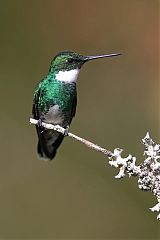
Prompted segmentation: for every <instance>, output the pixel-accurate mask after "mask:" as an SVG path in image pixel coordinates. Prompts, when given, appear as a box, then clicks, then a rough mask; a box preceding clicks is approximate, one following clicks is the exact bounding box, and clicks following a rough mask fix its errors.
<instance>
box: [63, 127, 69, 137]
mask: <svg viewBox="0 0 160 240" xmlns="http://www.w3.org/2000/svg"><path fill="white" fill-rule="evenodd" d="M68 133H69V125H68V126H67V127H66V128H65V131H64V136H65V137H66V136H68Z"/></svg>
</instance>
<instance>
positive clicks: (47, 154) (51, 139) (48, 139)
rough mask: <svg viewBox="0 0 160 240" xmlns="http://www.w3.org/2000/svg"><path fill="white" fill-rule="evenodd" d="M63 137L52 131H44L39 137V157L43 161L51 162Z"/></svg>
mask: <svg viewBox="0 0 160 240" xmlns="http://www.w3.org/2000/svg"><path fill="white" fill-rule="evenodd" d="M63 138H64V135H62V134H61V133H57V132H55V131H52V130H45V131H44V132H42V133H41V134H40V135H39V141H38V146H37V151H38V154H39V156H40V157H41V158H42V159H44V160H52V159H53V158H54V157H55V155H56V151H57V148H58V147H59V146H60V144H61V142H62V140H63Z"/></svg>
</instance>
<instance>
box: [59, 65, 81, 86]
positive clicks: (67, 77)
mask: <svg viewBox="0 0 160 240" xmlns="http://www.w3.org/2000/svg"><path fill="white" fill-rule="evenodd" d="M78 73H79V69H78V68H77V69H72V70H69V71H59V72H58V73H57V74H56V79H57V80H59V81H62V82H66V83H72V82H76V80H77V77H78Z"/></svg>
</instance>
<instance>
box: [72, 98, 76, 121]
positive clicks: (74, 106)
mask: <svg viewBox="0 0 160 240" xmlns="http://www.w3.org/2000/svg"><path fill="white" fill-rule="evenodd" d="M76 107H77V94H76V95H75V96H74V98H73V102H72V112H71V117H72V118H73V117H74V116H75V114H76ZM71 121H72V119H71Z"/></svg>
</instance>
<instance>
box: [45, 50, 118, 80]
mask: <svg viewBox="0 0 160 240" xmlns="http://www.w3.org/2000/svg"><path fill="white" fill-rule="evenodd" d="M118 55H120V53H113V54H107V55H99V56H83V55H81V54H78V53H76V52H72V51H64V52H60V53H58V54H57V55H56V56H55V57H54V58H53V60H52V62H51V67H50V70H49V71H50V72H56V75H57V77H56V78H57V79H58V80H60V81H67V82H73V81H76V79H77V76H78V73H79V70H80V69H81V67H82V66H83V64H84V63H86V62H88V61H90V60H94V59H98V58H105V57H113V56H118Z"/></svg>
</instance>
